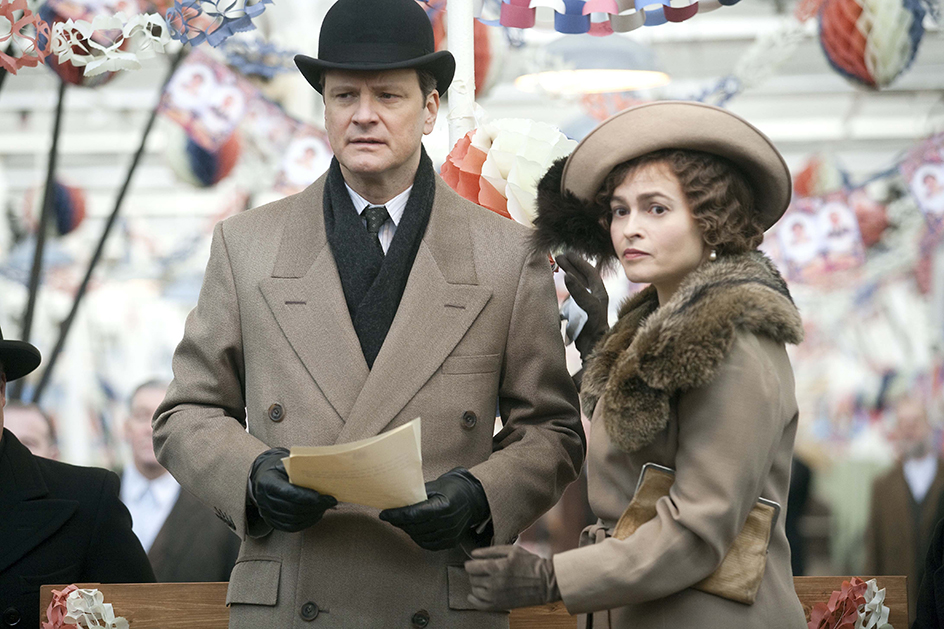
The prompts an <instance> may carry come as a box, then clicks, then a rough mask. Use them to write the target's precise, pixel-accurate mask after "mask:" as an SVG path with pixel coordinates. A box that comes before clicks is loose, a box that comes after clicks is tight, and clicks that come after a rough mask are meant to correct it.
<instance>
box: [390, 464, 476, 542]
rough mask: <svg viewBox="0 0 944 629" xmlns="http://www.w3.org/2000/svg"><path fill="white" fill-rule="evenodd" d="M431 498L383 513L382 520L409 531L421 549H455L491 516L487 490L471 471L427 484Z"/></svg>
mask: <svg viewBox="0 0 944 629" xmlns="http://www.w3.org/2000/svg"><path fill="white" fill-rule="evenodd" d="M426 495H427V496H428V498H427V499H426V500H424V501H423V502H418V503H416V504H415V505H409V506H407V507H400V508H398V509H384V510H383V511H381V512H380V519H381V520H383V521H384V522H389V523H390V524H392V525H394V526H396V527H399V528H401V529H403V530H404V531H406V533H407V535H409V536H410V537H411V538H413V541H414V542H416V544H417V545H418V546H420V547H421V548H425V549H426V550H446V549H449V548H455V547H456V546H458V545H459V543H460V542H461V541H462V540H463V538H464V537H465V536H466V534H468V533H470V531H471V529H472V528H473V527H476V526H478V525H480V524H481V523H482V522H484V521H485V519H486V518H488V516H489V509H488V499H487V498H486V497H485V490H484V489H482V484H481V483H480V482H479V481H478V479H477V478H475V477H474V476H472V474H471V473H470V472H469V470H467V469H464V468H461V467H457V468H455V469H454V470H450V471H448V472H446V473H445V474H443V475H442V476H440V477H439V478H437V479H436V480H433V481H430V482H428V483H426Z"/></svg>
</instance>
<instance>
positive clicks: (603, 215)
mask: <svg viewBox="0 0 944 629" xmlns="http://www.w3.org/2000/svg"><path fill="white" fill-rule="evenodd" d="M790 189H791V179H790V173H789V171H788V169H787V167H786V165H785V163H784V161H783V158H782V157H781V156H780V154H779V152H778V151H777V149H776V148H775V147H774V145H773V144H772V143H771V142H770V140H769V139H768V138H767V137H766V136H764V135H763V134H762V133H761V132H760V131H758V130H757V129H756V128H754V127H753V126H752V125H750V124H749V123H748V122H747V121H745V120H743V119H742V118H740V117H738V116H736V115H734V114H732V113H730V112H727V111H725V110H723V109H718V108H715V107H710V106H706V105H702V104H698V103H691V102H656V103H649V104H646V105H641V106H639V107H635V108H632V109H628V110H626V111H624V112H621V113H619V114H617V115H615V116H613V117H612V118H610V119H608V120H607V121H605V122H603V123H602V124H600V125H599V126H598V127H597V128H596V129H595V130H594V131H592V132H591V133H590V135H588V136H587V137H586V138H585V139H584V140H583V141H582V142H581V143H580V144H579V145H578V146H577V148H576V149H575V150H574V152H573V154H572V155H571V156H570V157H569V158H568V159H567V160H566V161H563V160H562V161H560V162H558V163H557V164H555V165H554V166H553V167H552V168H551V169H550V170H549V171H548V173H547V174H546V175H545V176H544V178H543V180H542V181H541V184H540V186H539V198H538V204H539V207H538V217H537V219H536V220H535V226H536V228H537V229H536V234H535V242H536V244H537V246H538V247H539V248H541V249H542V250H549V251H551V252H555V253H558V252H560V251H567V252H568V253H564V254H561V255H558V256H557V258H558V260H559V262H560V265H561V267H562V268H563V269H564V270H565V272H566V273H567V276H566V277H567V284H568V287H569V289H570V290H571V293H572V296H573V297H574V300H575V301H577V302H578V304H580V305H581V306H582V307H584V309H585V310H587V311H588V313H589V315H590V320H589V321H588V323H587V325H586V326H585V328H584V331H583V332H582V333H581V335H580V336H581V337H584V343H583V346H582V347H580V349H582V350H583V351H582V353H583V354H586V356H585V359H586V360H585V365H584V366H585V369H584V373H583V378H582V391H581V401H582V405H583V410H584V412H585V413H586V414H587V415H588V416H589V417H591V432H590V438H589V444H588V447H589V453H588V466H589V469H588V479H589V481H588V482H589V498H590V505H591V507H592V508H593V511H594V513H595V514H596V515H597V517H598V518H599V520H598V522H597V524H595V525H593V526H591V527H589V528H588V529H586V530H585V531H584V532H583V534H582V536H581V539H580V548H577V549H575V550H572V551H568V552H564V553H560V554H557V555H555V556H554V557H553V559H542V558H540V557H537V556H535V555H531V554H529V553H527V552H526V551H524V550H522V549H520V548H515V547H499V548H492V549H482V550H480V551H476V552H475V553H473V557H474V559H473V561H470V562H468V563H467V564H466V569H467V571H468V572H469V574H470V578H471V580H472V595H471V597H470V599H471V600H472V601H473V602H474V603H475V604H476V605H478V606H480V607H483V608H492V607H498V608H509V607H519V606H523V605H534V604H539V603H545V602H551V601H554V600H558V599H563V602H564V604H565V605H566V607H567V609H568V610H569V611H570V612H571V613H575V614H582V615H583V616H582V622H583V623H584V624H585V626H591V627H593V629H601V628H603V627H612V628H614V629H615V628H628V627H633V628H634V629H647V628H650V627H652V628H656V627H658V628H663V627H699V628H700V629H711V628H718V629H721V628H724V629H730V628H731V627H765V628H771V627H774V628H784V629H794V628H796V629H799V628H801V627H805V626H806V623H805V620H804V614H803V610H802V608H801V606H800V603H799V601H798V600H797V596H796V594H795V592H794V588H793V578H792V577H793V575H792V572H791V568H790V548H789V546H788V544H787V537H786V534H785V532H784V524H783V522H784V518H783V517H782V516H781V517H779V518H778V520H777V521H776V522H775V524H774V526H773V528H772V530H771V533H770V536H769V541H768V543H767V559H766V566H763V564H761V565H762V567H763V571H762V572H761V574H760V575H759V576H758V577H757V581H755V584H754V586H755V587H756V596H755V597H754V599H753V602H752V603H750V604H745V603H743V602H735V601H734V600H732V599H731V598H730V597H725V596H718V595H716V594H710V593H707V592H705V591H702V589H696V588H694V587H692V586H696V584H699V582H701V581H702V580H703V579H705V578H706V577H709V575H711V574H712V573H714V572H715V570H716V569H717V568H718V567H719V565H720V564H721V562H722V560H723V559H724V558H725V556H726V555H727V554H728V552H729V550H730V549H731V547H732V545H733V544H734V542H735V538H736V537H737V536H738V534H739V533H740V532H741V530H742V528H743V527H744V524H745V521H746V520H747V517H748V514H749V513H750V511H751V510H752V508H754V506H755V505H756V504H757V503H758V500H759V499H761V498H764V499H768V500H772V501H775V502H777V503H779V504H781V505H785V504H786V501H787V491H788V487H789V483H790V462H791V458H792V454H793V442H794V437H795V435H796V429H797V415H798V414H797V402H796V396H795V392H794V379H793V371H792V368H791V366H790V361H789V359H788V358H787V353H786V350H785V344H787V343H798V342H800V340H801V338H802V335H803V330H802V323H801V320H800V316H799V313H798V312H797V309H796V307H795V306H794V304H793V301H792V299H791V297H790V294H789V292H788V290H787V285H786V283H785V282H784V280H783V278H782V277H781V276H780V274H779V273H778V272H777V270H776V268H775V267H774V266H773V264H772V263H771V262H770V261H769V260H768V259H767V258H766V257H765V256H764V255H763V254H762V253H761V252H759V251H757V246H758V245H759V244H760V243H761V241H762V240H763V234H764V231H765V230H767V229H768V228H770V227H771V226H772V225H773V224H774V223H775V222H776V221H777V220H778V219H779V218H780V217H781V216H782V214H783V213H784V211H785V210H786V208H787V206H788V204H789V201H790ZM581 255H582V256H586V257H589V258H594V259H596V260H597V261H598V265H599V266H606V265H607V264H609V263H612V262H617V263H618V264H619V265H620V266H621V267H622V270H623V271H624V272H625V274H626V277H627V278H628V279H630V280H631V281H633V282H637V283H646V284H649V286H648V287H647V288H645V289H644V290H642V291H641V292H640V293H638V294H636V295H634V296H633V297H631V298H630V299H629V300H628V301H627V302H626V303H624V304H623V305H622V306H621V308H620V309H619V319H618V321H617V322H616V324H615V325H614V326H613V327H612V329H609V330H606V324H605V312H606V296H605V291H603V289H602V283H600V281H599V277H598V275H596V273H595V269H594V268H593V267H592V266H591V265H590V264H588V263H587V262H585V261H584V260H582V258H581ZM601 313H602V314H601ZM597 339H598V340H597ZM578 340H580V339H578ZM578 345H579V344H578ZM593 346H595V347H593ZM646 463H656V464H659V465H662V466H666V467H670V468H673V469H674V470H675V471H676V472H675V479H674V482H673V484H672V486H671V489H670V490H669V493H668V495H667V496H664V497H662V498H659V499H658V501H657V502H656V515H655V517H654V518H652V519H651V520H648V521H646V522H645V523H644V524H642V525H641V526H639V528H638V529H636V530H635V532H634V533H632V534H631V535H629V536H628V537H625V538H623V539H617V538H614V537H611V535H612V533H613V530H614V526H615V525H616V523H617V522H618V521H619V519H620V517H621V516H622V515H623V512H624V510H625V509H626V507H627V505H628V504H629V502H630V500H631V499H632V498H633V495H634V491H635V488H636V486H637V481H638V479H639V477H640V474H641V470H642V467H643V465H644V464H646ZM761 543H763V540H762V542H761ZM757 582H759V586H757Z"/></svg>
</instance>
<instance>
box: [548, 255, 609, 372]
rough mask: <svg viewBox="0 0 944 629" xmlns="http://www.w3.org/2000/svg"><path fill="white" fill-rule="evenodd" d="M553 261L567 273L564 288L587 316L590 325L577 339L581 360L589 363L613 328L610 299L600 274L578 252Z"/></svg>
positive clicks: (587, 324) (587, 325)
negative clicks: (608, 319) (609, 312)
mask: <svg viewBox="0 0 944 629" xmlns="http://www.w3.org/2000/svg"><path fill="white" fill-rule="evenodd" d="M554 260H556V261H557V264H559V265H560V268H562V269H563V270H564V285H565V286H567V290H568V292H570V296H571V297H573V298H574V301H575V302H577V305H578V306H580V307H581V308H582V309H583V310H584V311H585V312H586V313H587V322H586V323H585V324H584V326H583V329H582V330H581V331H580V334H579V335H578V336H577V338H576V339H574V346H576V348H577V351H579V352H580V358H582V359H583V360H584V361H586V360H587V357H589V356H590V352H592V351H593V348H594V347H595V346H596V344H597V341H599V340H600V338H601V337H602V336H603V335H604V334H605V333H606V331H607V330H608V329H609V327H610V326H609V323H608V321H607V312H608V310H609V305H610V298H609V296H608V295H607V294H606V287H605V286H604V285H603V278H601V277H600V272H599V271H598V270H597V269H596V268H595V267H594V266H593V265H592V264H590V263H589V262H587V261H586V260H584V259H583V258H582V257H580V256H579V255H577V254H575V253H562V254H559V255H557V256H555V257H554Z"/></svg>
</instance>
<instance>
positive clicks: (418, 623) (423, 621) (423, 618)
mask: <svg viewBox="0 0 944 629" xmlns="http://www.w3.org/2000/svg"><path fill="white" fill-rule="evenodd" d="M410 620H412V622H413V626H414V627H418V629H423V627H425V626H426V625H428V624H429V612H428V611H426V610H425V609H421V610H420V611H418V612H416V613H415V614H413V618H411V619H410Z"/></svg>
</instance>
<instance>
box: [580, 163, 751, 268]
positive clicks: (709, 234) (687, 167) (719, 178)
mask: <svg viewBox="0 0 944 629" xmlns="http://www.w3.org/2000/svg"><path fill="white" fill-rule="evenodd" d="M651 164H665V165H666V166H668V168H669V170H670V171H671V172H672V174H674V175H675V176H676V178H677V179H678V180H679V184H681V188H682V192H683V193H684V194H685V198H686V200H687V201H688V205H689V207H690V208H691V211H692V216H693V217H694V218H695V221H696V222H697V223H698V226H699V227H700V228H701V231H702V234H703V237H704V239H705V243H706V244H707V245H708V246H709V247H711V248H712V249H714V250H715V251H717V252H718V255H725V254H735V253H745V252H747V251H751V250H753V249H756V248H757V246H758V245H760V243H761V242H763V240H764V224H763V222H762V220H761V217H760V215H759V214H758V212H756V211H755V208H754V190H753V189H752V188H751V185H750V183H749V182H748V179H747V177H746V176H745V175H744V173H743V172H742V171H741V169H740V168H739V167H738V166H737V165H736V164H734V163H733V162H732V161H731V160H729V159H726V158H724V157H721V156H720V155H714V154H712V153H704V152H702V151H692V150H687V149H663V150H660V151H654V152H652V153H647V154H645V155H642V156H640V157H636V158H634V159H631V160H629V161H626V162H623V163H622V164H618V165H617V166H615V167H614V168H613V170H611V171H610V172H609V174H608V175H607V176H606V179H604V180H603V185H602V186H601V187H600V191H599V192H597V195H596V198H595V201H596V203H597V204H599V205H601V206H602V207H604V208H606V209H607V210H609V207H610V200H611V199H612V198H613V193H614V191H615V190H616V188H617V187H619V186H620V185H621V184H622V183H623V181H624V180H625V179H626V177H627V176H629V175H631V174H633V173H635V172H637V171H639V170H640V169H642V168H644V167H646V166H649V165H651ZM606 216H607V217H609V216H611V214H610V213H609V211H607V213H606Z"/></svg>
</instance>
